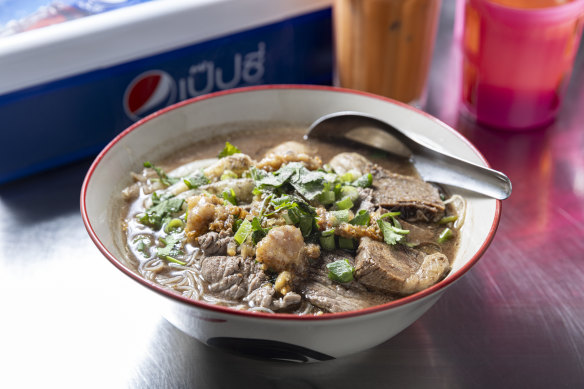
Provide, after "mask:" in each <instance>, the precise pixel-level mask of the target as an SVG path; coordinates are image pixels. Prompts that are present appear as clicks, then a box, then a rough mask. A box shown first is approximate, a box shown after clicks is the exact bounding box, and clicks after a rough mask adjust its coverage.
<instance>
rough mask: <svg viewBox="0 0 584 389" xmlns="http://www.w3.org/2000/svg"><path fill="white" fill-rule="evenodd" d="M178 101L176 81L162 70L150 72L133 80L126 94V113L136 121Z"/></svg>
mask: <svg viewBox="0 0 584 389" xmlns="http://www.w3.org/2000/svg"><path fill="white" fill-rule="evenodd" d="M175 101H176V85H175V82H174V79H173V78H172V77H171V76H170V75H169V74H168V73H166V72H164V71H162V70H150V71H147V72H144V73H142V74H140V75H138V76H137V77H136V78H134V79H133V80H132V82H131V83H130V85H128V87H127V88H126V91H125V92H124V111H125V112H126V115H128V117H129V118H130V119H132V120H134V121H136V120H139V119H141V118H143V117H145V116H148V115H149V114H151V113H153V112H155V111H157V110H159V109H161V108H164V107H166V106H168V105H170V104H172V103H174V102H175Z"/></svg>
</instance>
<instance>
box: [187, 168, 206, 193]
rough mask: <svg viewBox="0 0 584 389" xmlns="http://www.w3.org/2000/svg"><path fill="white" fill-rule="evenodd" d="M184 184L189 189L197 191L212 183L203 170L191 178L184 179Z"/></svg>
mask: <svg viewBox="0 0 584 389" xmlns="http://www.w3.org/2000/svg"><path fill="white" fill-rule="evenodd" d="M183 182H184V183H185V185H186V186H187V187H188V188H189V189H197V188H198V187H200V186H203V185H207V184H208V183H210V181H209V179H208V178H207V177H206V176H205V174H204V173H203V171H202V170H200V171H198V172H197V173H195V174H194V175H192V176H191V177H188V178H185V179H183Z"/></svg>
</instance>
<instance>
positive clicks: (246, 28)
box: [0, 0, 332, 183]
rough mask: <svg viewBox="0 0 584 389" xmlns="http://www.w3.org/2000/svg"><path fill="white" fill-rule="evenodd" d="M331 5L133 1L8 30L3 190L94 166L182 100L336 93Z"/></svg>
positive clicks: (3, 47)
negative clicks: (254, 88) (244, 91)
mask: <svg viewBox="0 0 584 389" xmlns="http://www.w3.org/2000/svg"><path fill="white" fill-rule="evenodd" d="M84 2H85V3H87V2H88V1H87V0H85V1H84ZM89 2H91V1H89ZM110 2H111V1H110ZM331 2H332V0H277V1H275V0H245V1H243V0H173V1H161V0H158V1H156V0H152V1H143V2H140V1H136V0H134V1H130V2H128V3H131V4H130V5H128V6H125V7H123V6H118V7H116V9H113V10H110V11H108V12H96V13H91V12H88V11H87V10H84V9H80V8H79V7H77V8H73V11H71V9H68V11H67V12H68V14H67V15H76V16H75V17H63V18H60V19H59V22H58V23H56V24H51V23H42V21H41V22H40V23H37V24H38V25H41V26H42V27H40V28H33V29H28V30H26V31H22V32H16V33H12V34H4V36H2V29H0V130H1V133H2V138H1V141H0V145H1V146H0V147H1V149H0V183H4V182H7V181H10V180H13V179H16V178H18V177H22V176H25V175H28V174H32V173H36V172H40V171H42V170H45V169H48V168H51V167H55V166H58V165H61V164H64V163H66V162H70V161H73V160H76V159H79V158H82V157H87V156H90V155H93V154H95V153H97V152H98V151H99V150H101V149H102V148H103V147H104V146H105V144H107V142H109V141H110V140H111V139H112V138H113V137H115V136H116V135H117V134H118V133H120V132H121V131H122V130H123V129H124V128H126V127H128V126H129V125H131V124H132V123H133V122H135V121H137V120H139V119H141V118H143V117H145V116H147V115H149V114H151V113H152V112H154V111H156V110H158V109H161V108H163V107H165V106H168V105H170V104H173V103H175V102H177V101H180V100H185V99H188V98H191V97H196V96H199V95H202V94H206V93H209V92H213V91H219V90H224V89H230V88H236V87H242V86H250V85H259V84H276V83H297V84H323V85H330V84H331V83H332V26H331V9H330V5H331ZM93 3H100V2H99V1H93ZM101 3H107V1H105V2H101ZM113 3H116V4H120V3H123V1H120V0H116V1H113ZM53 14H54V13H53ZM67 15H65V16H67ZM53 17H54V15H53ZM47 24H51V25H48V26H46V25H47ZM4 31H6V29H4ZM258 109H261V107H258Z"/></svg>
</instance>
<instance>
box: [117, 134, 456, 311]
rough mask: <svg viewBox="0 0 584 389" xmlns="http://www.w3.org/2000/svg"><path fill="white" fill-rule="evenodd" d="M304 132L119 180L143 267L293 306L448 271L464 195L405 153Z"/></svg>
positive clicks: (330, 303) (174, 279)
mask: <svg viewBox="0 0 584 389" xmlns="http://www.w3.org/2000/svg"><path fill="white" fill-rule="evenodd" d="M304 131H305V130H304V129H303V128H286V129H285V130H281V129H280V131H275V129H272V130H271V131H270V130H268V131H265V130H264V131H258V130H254V131H248V132H241V133H238V134H233V135H231V136H230V137H229V139H225V138H223V139H214V140H207V141H205V142H204V143H200V144H197V145H195V146H193V147H192V148H189V149H187V150H185V151H184V152H183V153H181V154H180V155H177V156H175V157H174V158H173V159H168V160H164V161H149V162H148V161H147V162H145V164H144V166H145V167H144V169H143V170H142V171H141V172H137V173H132V176H133V178H134V180H135V183H134V184H132V185H131V186H129V187H128V188H126V189H125V190H124V191H123V196H124V198H125V200H126V203H127V206H126V207H125V208H124V219H123V221H122V224H123V230H124V231H125V234H126V242H127V249H128V254H129V259H130V263H131V265H132V266H134V270H135V271H137V272H139V274H141V275H142V276H143V277H145V278H146V279H148V280H150V281H151V282H154V283H157V284H160V285H162V286H164V287H166V288H169V289H171V290H173V291H175V292H176V293H180V294H182V295H184V296H187V297H189V298H192V299H195V300H201V301H206V302H209V303H213V304H219V305H223V306H228V307H233V308H235V309H245V310H258V311H265V312H285V313H296V314H323V313H328V312H342V311H349V310H355V309H361V308H365V307H369V306H373V305H378V304H383V303H385V302H388V301H392V300H395V299H398V298H400V297H402V296H406V295H409V294H412V293H415V292H418V291H420V290H422V289H425V288H427V287H429V286H431V285H433V284H435V283H436V282H438V281H440V280H442V279H443V278H444V277H445V276H446V275H447V274H448V272H449V271H450V269H451V261H452V260H453V258H454V254H455V252H456V247H457V241H458V233H457V231H458V229H459V227H460V225H461V224H462V219H463V215H464V200H463V199H462V198H460V197H459V196H453V197H446V196H445V194H444V193H442V192H441V191H440V189H439V188H437V187H435V186H432V185H430V184H428V183H426V182H424V181H422V180H421V179H419V177H418V176H417V175H416V172H415V170H414V168H413V167H412V166H411V165H410V164H409V163H408V161H406V160H401V159H396V158H395V157H390V156H388V155H381V154H380V153H379V152H378V151H372V150H371V149H355V148H354V147H349V146H348V145H337V144H325V143H320V142H314V141H310V142H307V141H304V140H302V134H303V133H304ZM283 134H285V137H286V139H283V136H284V135H283ZM284 140H285V141H284ZM283 141H284V142H283ZM282 142H283V143H282ZM209 153H211V154H209Z"/></svg>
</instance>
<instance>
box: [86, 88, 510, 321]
mask: <svg viewBox="0 0 584 389" xmlns="http://www.w3.org/2000/svg"><path fill="white" fill-rule="evenodd" d="M286 89H288V90H305V91H311V90H312V91H325V92H340V93H344V94H347V93H348V94H355V95H362V96H366V97H370V98H375V99H379V100H383V101H386V102H389V103H391V104H396V105H399V106H401V107H403V108H406V109H408V110H411V111H414V112H415V113H417V114H420V115H423V116H425V117H426V118H428V119H430V120H432V121H434V122H435V123H437V124H439V125H440V126H442V127H444V128H445V129H446V130H448V131H450V132H451V133H453V134H454V135H455V136H457V137H458V138H460V140H462V141H463V142H464V143H465V144H466V145H467V146H468V147H469V148H471V149H472V151H473V152H474V153H475V154H476V155H477V156H478V157H479V158H480V159H481V160H482V161H483V163H485V165H486V166H487V167H490V165H489V163H488V161H487V160H486V158H485V157H484V156H483V155H482V154H481V152H480V151H478V149H477V148H476V147H475V146H474V145H473V144H472V143H471V142H470V141H469V140H468V139H466V138H465V137H464V136H463V135H462V134H460V133H459V132H458V131H456V130H454V129H453V128H451V127H450V126H448V125H447V124H445V123H444V122H442V121H441V120H439V119H437V118H436V117H434V116H432V115H430V114H428V113H426V112H424V111H421V110H419V109H417V108H415V107H412V106H410V105H408V104H405V103H402V102H399V101H396V100H393V99H390V98H387V97H383V96H379V95H375V94H371V93H368V92H363V91H358V90H353V89H346V88H340V87H335V86H323V85H297V84H270V85H258V86H248V87H241V88H234V89H229V90H224V91H218V92H213V93H209V94H205V95H201V96H197V97H194V98H190V99H187V100H183V101H180V102H177V103H175V104H172V105H170V106H168V107H165V108H162V109H160V110H159V111H156V112H154V113H152V114H150V115H149V116H146V117H145V118H142V119H140V120H139V121H137V122H135V123H134V124H132V125H130V126H129V127H127V128H126V129H125V130H123V131H122V132H121V133H119V134H118V135H117V136H116V137H114V138H113V139H112V140H111V141H110V142H109V143H108V144H107V145H106V146H105V147H104V149H103V150H102V151H101V152H100V153H99V154H98V155H97V157H95V159H94V161H93V162H92V164H91V166H90V167H89V170H88V172H87V174H86V176H85V178H84V180H83V185H82V187H81V194H80V208H81V217H82V219H83V224H84V226H85V228H86V230H87V232H88V234H89V237H90V238H91V240H92V241H93V243H94V244H95V245H96V246H97V248H98V249H99V251H100V252H101V253H102V254H103V255H104V256H105V257H106V258H107V259H108V260H109V261H110V262H111V263H112V264H113V265H114V266H115V267H116V268H118V269H119V270H120V271H122V273H124V274H125V275H126V276H128V277H130V278H131V279H133V280H134V281H136V282H138V283H139V284H141V285H142V286H145V287H146V288H148V289H150V290H152V291H154V292H157V293H159V294H161V295H163V296H165V297H167V298H170V299H172V300H175V301H177V302H180V303H183V304H187V305H190V306H195V307H197V308H200V309H203V310H209V311H214V312H216V313H222V314H227V315H234V316H240V317H249V318H262V319H269V320H288V321H289V320H292V321H323V320H324V321H327V320H338V319H343V318H353V317H359V316H367V315H371V314H375V313H380V312H384V311H388V310H391V309H394V308H397V307H401V306H404V305H407V304H408V303H411V302H414V301H418V300H422V299H424V298H425V297H427V296H430V295H432V294H434V293H436V292H438V291H441V290H444V289H445V288H446V287H447V286H449V285H451V284H452V283H454V282H455V281H457V280H458V279H460V278H461V277H462V276H463V275H464V274H465V273H466V272H468V271H469V270H470V269H471V268H472V267H473V266H474V265H475V264H476V263H477V262H478V260H479V259H480V258H481V257H482V255H483V254H484V253H485V251H486V250H487V248H488V247H489V245H490V244H491V242H492V240H493V238H494V236H495V232H496V231H497V228H498V225H499V220H500V218H501V208H502V202H501V200H495V201H496V206H495V215H494V218H493V222H492V224H491V227H490V230H489V234H488V235H487V237H486V239H485V240H484V241H483V243H482V244H481V246H480V247H479V248H478V250H477V251H476V252H475V253H474V254H473V256H472V257H471V258H470V259H469V260H468V261H467V263H466V264H465V265H464V266H462V267H461V268H460V269H458V270H457V271H456V272H455V273H453V274H451V275H450V277H447V278H445V279H443V280H442V281H440V282H438V283H436V284H434V285H432V286H431V287H429V288H426V289H424V290H422V291H420V292H417V293H414V294H412V295H409V296H405V297H402V298H400V299H397V300H394V301H390V302H387V303H385V304H381V305H375V306H372V307H368V308H363V309H359V310H353V311H346V312H338V313H327V314H326V315H296V314H291V313H265V312H257V311H248V310H236V309H233V308H229V307H223V306H219V305H214V304H211V303H207V302H204V301H199V300H193V299H190V298H188V297H185V296H182V295H179V294H177V293H175V292H172V291H170V290H168V289H165V288H163V287H162V286H161V285H158V284H154V283H152V282H150V281H147V280H146V279H145V278H143V277H141V276H139V275H138V274H136V273H134V272H133V271H131V270H130V269H129V268H127V267H126V266H124V265H123V264H122V262H121V261H120V260H118V259H117V258H116V257H115V255H113V254H112V253H111V252H110V251H109V250H108V249H107V247H106V246H105V245H104V244H103V243H102V242H101V240H100V239H99V237H98V236H97V233H96V232H95V231H94V230H93V227H92V225H91V221H90V220H89V215H88V212H87V202H86V197H87V189H88V186H89V183H90V181H91V178H92V176H93V173H94V172H95V170H96V169H97V167H98V166H99V164H100V163H101V161H102V159H103V158H104V157H105V155H106V154H107V153H109V152H110V150H111V149H112V148H113V147H114V146H115V145H116V144H117V143H118V142H119V141H120V140H121V139H122V138H124V137H125V136H127V135H128V134H129V133H131V132H133V131H135V130H136V129H138V128H140V127H141V126H142V125H143V124H144V123H146V122H149V121H150V120H153V119H155V118H157V117H158V116H161V115H164V114H165V113H167V112H169V111H173V110H175V109H177V108H180V107H183V106H186V105H190V104H194V103H196V102H199V101H203V100H210V99H214V98H217V97H221V96H225V95H232V94H239V93H247V92H256V91H264V90H286Z"/></svg>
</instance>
